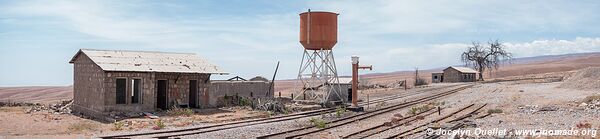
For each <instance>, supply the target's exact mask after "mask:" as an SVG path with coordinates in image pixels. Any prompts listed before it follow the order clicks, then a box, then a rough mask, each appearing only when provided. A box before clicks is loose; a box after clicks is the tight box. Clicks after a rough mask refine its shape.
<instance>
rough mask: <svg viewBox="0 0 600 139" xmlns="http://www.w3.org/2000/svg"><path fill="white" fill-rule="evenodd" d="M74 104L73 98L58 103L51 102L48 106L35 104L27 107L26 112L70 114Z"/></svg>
mask: <svg viewBox="0 0 600 139" xmlns="http://www.w3.org/2000/svg"><path fill="white" fill-rule="evenodd" d="M72 105H73V100H67V101H62V102H60V103H56V104H50V105H48V106H45V105H41V104H38V105H33V106H31V108H29V109H27V110H26V111H25V112H26V113H32V112H44V111H45V112H48V113H52V114H70V113H71V106H72Z"/></svg>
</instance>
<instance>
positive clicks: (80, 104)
mask: <svg viewBox="0 0 600 139" xmlns="http://www.w3.org/2000/svg"><path fill="white" fill-rule="evenodd" d="M73 65H74V66H73V71H74V72H73V104H74V105H75V107H74V111H80V112H86V111H97V112H102V111H104V110H105V109H104V97H105V96H104V91H105V90H104V76H105V75H106V74H105V73H104V71H102V69H101V68H100V67H99V66H98V65H96V64H95V63H94V62H93V61H92V60H91V59H90V58H89V57H88V56H87V55H85V54H83V53H82V54H81V55H78V58H77V59H76V60H75V61H73ZM83 108H85V109H83Z"/></svg>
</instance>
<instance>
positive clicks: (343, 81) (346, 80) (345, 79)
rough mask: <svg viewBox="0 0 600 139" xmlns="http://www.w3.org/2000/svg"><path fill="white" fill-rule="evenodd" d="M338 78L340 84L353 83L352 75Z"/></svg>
mask: <svg viewBox="0 0 600 139" xmlns="http://www.w3.org/2000/svg"><path fill="white" fill-rule="evenodd" d="M338 79H340V84H348V83H352V77H339V78H338Z"/></svg>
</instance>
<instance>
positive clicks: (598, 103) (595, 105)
mask: <svg viewBox="0 0 600 139" xmlns="http://www.w3.org/2000/svg"><path fill="white" fill-rule="evenodd" d="M579 107H582V108H585V109H600V99H595V100H592V101H589V102H582V103H581V104H579Z"/></svg>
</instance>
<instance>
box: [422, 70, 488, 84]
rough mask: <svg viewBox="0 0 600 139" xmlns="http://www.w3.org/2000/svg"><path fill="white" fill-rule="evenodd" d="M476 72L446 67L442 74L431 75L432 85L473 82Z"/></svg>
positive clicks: (475, 78) (475, 79)
mask: <svg viewBox="0 0 600 139" xmlns="http://www.w3.org/2000/svg"><path fill="white" fill-rule="evenodd" d="M477 73H478V72H477V71H475V70H473V69H471V68H467V67H452V66H451V67H448V68H446V69H444V70H443V73H431V82H432V83H440V82H445V83H454V82H475V81H477V76H476V75H477Z"/></svg>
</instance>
